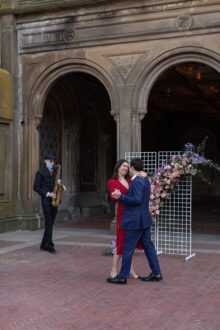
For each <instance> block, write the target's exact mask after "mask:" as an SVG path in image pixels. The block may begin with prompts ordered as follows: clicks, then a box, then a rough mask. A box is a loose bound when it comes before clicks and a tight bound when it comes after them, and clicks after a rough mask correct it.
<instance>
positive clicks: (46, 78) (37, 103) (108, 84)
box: [28, 58, 119, 117]
mask: <svg viewBox="0 0 220 330" xmlns="http://www.w3.org/2000/svg"><path fill="white" fill-rule="evenodd" d="M74 72H84V73H87V74H90V75H92V76H94V77H95V78H97V79H98V80H99V81H100V82H101V83H102V84H103V86H104V87H105V88H106V90H107V92H108V94H109V98H110V102H111V112H112V114H114V113H117V112H118V110H119V98H118V94H117V92H116V88H115V86H114V82H113V80H112V79H111V77H110V76H109V74H108V73H107V72H106V71H105V70H104V69H103V68H102V67H100V66H99V65H98V64H96V63H94V62H92V61H89V60H80V59H77V60H76V59H71V58H70V59H65V60H61V61H59V62H56V63H54V64H52V65H51V66H49V67H48V68H47V69H46V70H45V71H44V72H43V73H42V74H41V75H40V76H39V77H38V78H37V79H36V81H35V83H34V84H33V88H32V90H31V93H30V97H29V100H28V109H29V116H28V117H38V116H41V114H42V107H43V104H44V101H45V99H46V96H47V94H48V91H49V90H50V88H51V87H52V85H53V84H54V83H55V82H56V81H57V80H58V79H59V78H61V77H62V76H64V75H65V74H69V73H74Z"/></svg>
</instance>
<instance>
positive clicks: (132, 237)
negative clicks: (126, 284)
mask: <svg viewBox="0 0 220 330" xmlns="http://www.w3.org/2000/svg"><path fill="white" fill-rule="evenodd" d="M139 240H140V241H141V243H142V244H143V247H144V252H145V255H146V258H147V260H148V263H149V266H150V268H151V271H152V273H153V274H154V275H159V274H161V271H160V265H159V261H158V259H157V254H156V250H155V247H154V244H153V242H152V240H151V232H150V228H147V229H138V230H126V231H125V241H124V251H123V255H122V265H121V270H120V273H119V275H118V276H119V277H121V278H128V277H129V275H130V269H131V260H132V256H133V254H134V250H135V248H136V245H137V242H138V241H139Z"/></svg>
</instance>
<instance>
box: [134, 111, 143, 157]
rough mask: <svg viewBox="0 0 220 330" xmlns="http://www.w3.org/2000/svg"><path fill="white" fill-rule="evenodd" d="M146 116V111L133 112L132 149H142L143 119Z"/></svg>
mask: <svg viewBox="0 0 220 330" xmlns="http://www.w3.org/2000/svg"><path fill="white" fill-rule="evenodd" d="M144 116H145V112H144V111H139V112H134V111H133V112H132V114H131V121H132V134H131V151H136V152H137V151H141V121H142V119H143V118H144Z"/></svg>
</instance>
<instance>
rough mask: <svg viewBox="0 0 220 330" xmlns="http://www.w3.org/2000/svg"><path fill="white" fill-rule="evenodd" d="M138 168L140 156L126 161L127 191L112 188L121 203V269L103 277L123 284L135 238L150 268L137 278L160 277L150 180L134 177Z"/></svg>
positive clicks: (128, 271)
mask: <svg viewBox="0 0 220 330" xmlns="http://www.w3.org/2000/svg"><path fill="white" fill-rule="evenodd" d="M142 170H143V161H142V160H141V159H140V158H134V159H132V160H131V163H130V173H131V175H132V178H131V180H132V183H131V186H130V188H129V190H128V193H127V194H126V195H123V194H121V192H120V191H119V190H115V191H114V192H113V194H112V196H113V197H114V198H116V199H118V200H119V201H120V202H121V203H123V204H124V211H123V217H122V228H123V229H125V241H124V251H123V256H122V266H121V270H120V272H119V274H118V275H117V276H116V277H114V278H107V281H108V282H109V283H113V284H126V283H127V278H128V277H129V274H130V268H131V259H132V255H133V253H134V250H135V247H136V245H137V242H138V241H139V240H140V241H141V242H142V244H143V247H144V252H145V255H146V257H147V260H148V263H149V266H150V268H151V271H152V272H151V274H150V275H148V276H147V277H141V280H142V281H146V282H148V281H160V280H162V275H161V271H160V265H159V262H158V259H157V254H156V251H155V247H154V244H153V242H152V241H151V232H150V229H151V224H152V219H151V214H150V210H149V199H150V182H149V180H148V179H147V178H143V177H141V176H138V173H139V172H140V171H142Z"/></svg>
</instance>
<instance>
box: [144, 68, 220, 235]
mask: <svg viewBox="0 0 220 330" xmlns="http://www.w3.org/2000/svg"><path fill="white" fill-rule="evenodd" d="M219 127H220V74H219V73H218V72H217V71H215V70H214V69H213V68H211V67H209V66H207V65H204V64H202V63H195V62H193V63H184V64H178V65H175V66H173V67H170V68H169V69H167V70H166V71H164V72H163V73H162V74H161V75H160V76H159V78H158V79H157V81H156V83H155V84H154V86H153V88H152V90H151V93H150V97H149V100H148V112H147V115H146V116H145V118H144V119H143V121H142V151H160V150H162V151H164V150H166V151H170V150H183V148H184V144H185V143H187V142H191V143H193V144H195V145H198V144H199V143H201V142H202V140H203V139H204V138H205V137H206V136H208V141H207V145H206V154H205V156H206V157H207V158H209V159H212V160H213V161H215V162H217V163H218V164H220V130H219ZM205 176H206V177H207V179H208V180H209V181H210V182H211V184H210V185H208V184H206V183H204V182H203V181H201V179H200V178H198V177H195V178H194V179H193V228H194V230H198V231H199V230H200V229H201V227H202V228H203V227H204V228H206V229H205V231H210V230H209V229H208V226H211V227H212V228H211V231H212V232H214V231H215V227H216V226H219V224H220V173H219V172H217V171H215V170H211V169H207V170H206V171H205Z"/></svg>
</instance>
